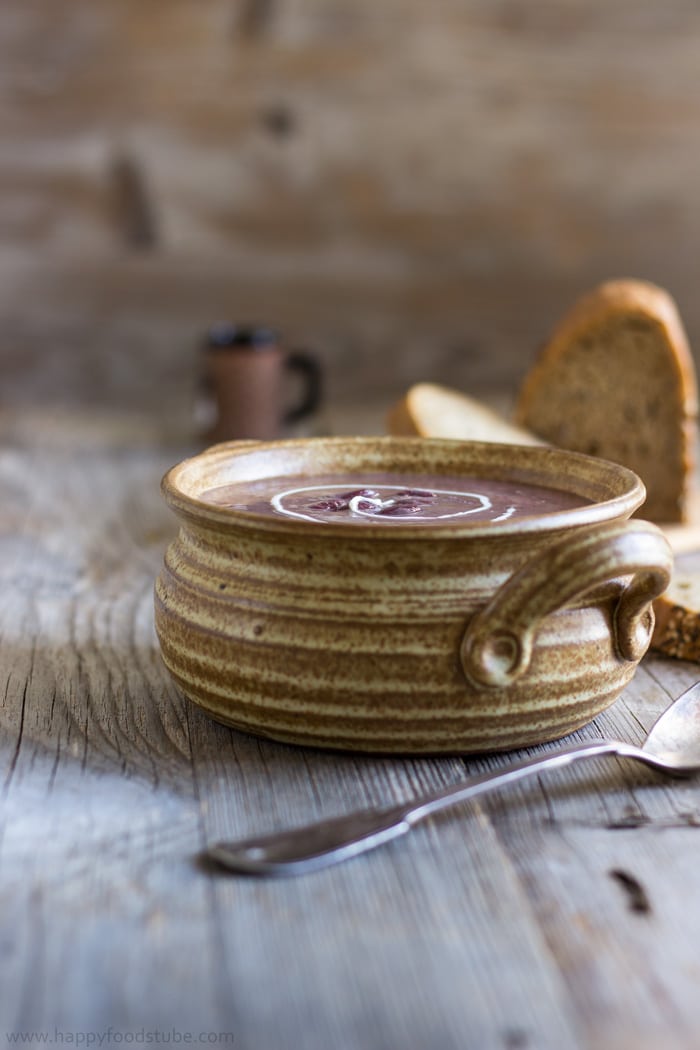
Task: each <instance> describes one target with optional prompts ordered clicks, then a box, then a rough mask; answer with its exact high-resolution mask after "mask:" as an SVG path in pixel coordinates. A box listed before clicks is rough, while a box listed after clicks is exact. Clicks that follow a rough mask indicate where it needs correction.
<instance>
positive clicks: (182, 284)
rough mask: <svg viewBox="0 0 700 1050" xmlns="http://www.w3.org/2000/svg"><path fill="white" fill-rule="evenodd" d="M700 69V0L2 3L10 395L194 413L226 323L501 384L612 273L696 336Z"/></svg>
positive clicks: (409, 375) (2, 387) (0, 132)
mask: <svg viewBox="0 0 700 1050" xmlns="http://www.w3.org/2000/svg"><path fill="white" fill-rule="evenodd" d="M698 74H700V5H698V4H697V3H696V2H695V0H664V3H658V0H615V3H612V4H611V3H609V2H607V0H538V2H535V3H530V4H525V3H523V2H522V0H435V2H433V3H424V2H419V0H238V2H236V0H51V2H50V3H46V2H45V0H3V2H2V5H1V6H0V405H1V404H13V405H18V404H19V405H22V404H30V403H32V404H37V403H39V404H40V403H61V404H65V405H70V404H74V403H76V402H78V401H85V400H88V401H90V402H92V403H93V404H94V405H96V406H98V407H100V406H105V407H107V406H113V407H116V406H123V405H130V406H133V407H135V408H149V407H150V408H153V409H154V411H158V412H167V413H170V414H173V413H174V414H175V415H177V414H178V413H187V411H188V405H189V402H190V397H191V393H192V387H193V382H194V378H193V377H194V374H195V370H196V357H197V350H198V344H199V340H200V337H201V334H202V331H203V330H204V329H205V328H206V326H207V325H208V324H209V323H211V322H213V321H218V320H221V319H238V320H246V319H253V320H260V321H263V322H266V323H268V324H274V325H278V326H280V327H281V328H282V329H283V330H284V332H285V333H286V334H287V336H288V339H289V342H290V343H293V344H297V345H298V344H303V345H307V346H312V347H315V348H316V349H317V350H318V351H319V352H320V353H321V354H322V356H323V360H324V363H325V365H326V371H327V391H328V398H329V399H330V401H331V402H334V403H338V404H340V403H343V402H347V401H358V400H360V401H361V400H363V399H372V400H374V401H382V400H383V399H386V401H387V403H388V402H389V401H390V400H391V399H392V398H393V397H394V396H395V395H397V394H399V393H401V392H402V390H403V389H404V388H405V387H406V386H407V385H408V384H410V383H411V382H414V381H416V380H419V379H431V380H436V381H442V382H446V383H450V384H454V385H456V386H459V387H461V388H463V389H465V390H469V391H472V392H483V391H486V390H491V389H494V388H503V389H508V390H509V389H513V388H514V387H515V386H516V385H517V382H518V380H519V378H520V377H521V375H522V374H523V372H524V371H525V369H526V368H527V366H528V365H529V363H530V361H531V359H532V356H533V354H534V353H535V350H536V348H537V346H538V345H539V344H540V342H541V341H542V339H543V338H544V337H546V335H547V333H548V331H549V329H550V328H551V326H552V324H553V323H554V322H555V321H556V319H557V318H558V317H559V315H560V314H561V313H562V311H563V310H564V309H565V308H566V307H567V306H568V305H569V303H570V302H571V300H572V299H573V298H574V297H575V296H576V295H577V294H579V292H581V291H583V290H585V289H587V288H588V287H590V286H591V285H592V284H595V283H596V282H598V281H599V280H602V279H605V278H608V277H617V276H637V277H644V278H647V279H650V280H654V281H657V282H658V283H660V284H663V285H664V286H665V287H667V288H668V289H669V290H670V291H671V292H672V293H673V294H674V296H675V297H676V299H677V301H678V303H679V306H680V309H681V312H682V315H683V317H684V319H685V322H686V326H687V328H688V331H689V335H690V337H691V342H693V341H694V342H695V343H697V344H698V345H700V296H698V295H697V291H696V282H697V269H698V267H697V263H696V259H697V255H698V251H697V246H698V243H699V234H700V203H699V201H700V194H699V191H698V186H699V185H700V179H699V175H700V171H699V168H700V92H699V91H698ZM183 418H184V416H183Z"/></svg>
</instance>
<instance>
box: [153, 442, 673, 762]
mask: <svg viewBox="0 0 700 1050" xmlns="http://www.w3.org/2000/svg"><path fill="white" fill-rule="evenodd" d="M386 471H390V472H392V475H393V476H396V475H398V476H399V477H400V478H405V479H414V478H415V477H416V476H421V477H422V476H425V477H429V478H431V479H433V481H432V482H431V484H435V480H434V479H437V481H438V482H439V479H440V478H443V477H444V478H449V479H451V480H450V486H451V488H452V489H454V488H455V485H456V482H455V478H457V481H459V479H460V478H464V479H465V486H466V487H467V488H469V489H470V490H471V492H472V496H473V495H474V493H477V495H476V496H475V497H474V498H475V499H476V500H478V499H479V498H480V497H479V496H478V491H479V489H480V488H483V489H484V490H485V489H486V486H487V484H491V483H492V482H496V483H498V484H500V485H502V486H505V489H504V491H506V492H508V491H509V490H510V488H512V490H513V492H514V493H519V494H522V492H523V491H524V489H527V488H528V486H530V487H536V486H540V487H542V486H544V487H546V488H547V490H548V491H549V490H555V491H556V492H557V493H559V495H560V496H561V495H565V496H566V497H567V498H569V497H570V498H569V502H568V504H566V505H565V506H564V508H563V509H562V508H561V506H559V508H558V509H551V507H550V509H547V508H546V507H545V509H544V510H542V511H531V510H529V509H525V510H524V512H523V514H522V515H520V516H518V515H516V514H514V515H513V516H511V515H510V514H509V512H508V511H506V512H505V513H504V514H500V513H499V515H498V516H497V517H496V518H494V519H493V520H487V519H486V518H485V516H484V515H483V514H481V513H471V512H470V513H469V514H468V515H466V516H464V517H462V518H460V517H459V516H455V515H452V516H449V515H445V516H444V518H443V519H439V520H435V521H433V520H430V521H429V522H428V523H427V524H426V521H425V520H424V521H422V522H420V521H417V520H416V521H408V520H406V521H403V522H396V523H395V524H387V523H384V524H379V523H378V522H377V521H376V517H375V518H373V517H372V515H373V514H374V513H375V511H376V512H377V513H379V512H380V511H382V512H383V510H384V508H385V507H388V509H389V510H391V505H390V501H386V502H385V501H383V500H382V499H381V498H375V497H376V493H375V497H373V496H370V497H369V502H367V497H362V496H360V497H357V498H356V502H355V504H353V506H354V507H355V509H356V510H357V511H358V514H359V515H362V514H363V513H364V514H365V517H366V519H367V520H363V521H361V522H360V523H359V524H358V522H357V520H356V521H354V522H353V521H348V520H347V519H346V520H340V519H341V518H342V515H338V516H337V520H336V519H333V514H332V511H333V509H334V507H335V504H336V503H337V502H338V501H334V500H333V499H329V498H327V497H323V498H321V499H320V500H319V499H318V498H317V497H318V492H317V489H318V487H319V486H318V485H317V481H318V479H324V485H327V483H328V478H329V477H331V478H333V477H336V478H338V479H342V485H345V486H347V484H348V479H354V478H358V479H359V478H361V479H365V478H366V477H368V476H370V477H372V476H373V477H375V478H376V477H377V475H378V474H379V476H381V472H386ZM266 479H267V481H266ZM263 482H264V483H265V484H268V483H269V484H271V485H272V487H273V488H275V486H276V487H277V489H278V490H285V491H284V497H285V499H286V498H288V493H289V492H293V493H298V492H300V491H302V488H303V490H304V491H305V490H306V489H307V488H308V487H312V490H313V493H314V494H315V496H316V498H315V501H314V502H313V506H314V507H316V508H319V507H320V508H330V510H329V512H328V513H327V514H326V518H327V519H329V520H323V521H322V522H320V523H319V522H318V521H316V520H313V519H314V515H317V514H319V513H321V514H322V515H323V514H324V513H325V511H324V510H321V511H318V510H314V511H313V512H311V513H309V512H299V511H298V510H297V511H294V510H292V511H291V512H289V511H287V513H277V512H269V513H262V512H258V510H257V509H256V505H253V506H252V508H251V506H247V509H246V508H245V507H244V508H243V509H232V508H231V507H230V506H224V505H217V504H216V503H212V502H211V499H210V495H211V491H212V489H217V488H218V487H220V486H231V485H233V486H234V488H235V486H237V485H238V486H240V485H243V486H244V488H245V487H248V488H250V486H251V485H253V486H254V487H255V486H259V485H260V484H261V483H263ZM363 483H364V480H363ZM414 483H415V482H414V481H411V482H410V484H414ZM408 484H409V481H408V480H407V482H406V485H407V486H408ZM300 486H301V487H302V488H300ZM380 487H381V486H380ZM256 491H258V489H256ZM363 491H365V490H363ZM412 491H413V490H412V489H410V488H408V487H407V492H408V495H407V496H403V497H402V498H403V499H408V501H409V502H410V500H411V499H414V502H415V500H416V499H417V500H418V502H420V500H421V499H426V498H427V496H426V494H425V493H423V494H421V491H420V490H417V491H413V496H411V495H410V493H411V492H412ZM445 492H447V489H445ZM163 494H164V496H165V499H166V500H167V502H168V504H169V505H170V507H171V508H172V510H173V511H174V512H175V514H176V515H177V516H178V518H179V520H180V534H179V537H178V538H177V539H176V540H175V541H174V543H173V544H172V545H171V547H170V548H169V550H168V552H167V554H166V559H165V565H164V567H163V570H162V572H161V574H160V576H159V578H158V581H157V583H156V606H155V611H156V630H157V633H158V638H159V640H160V645H161V650H162V654H163V658H164V661H165V664H166V666H167V667H168V669H169V671H170V673H171V674H172V676H173V678H174V680H175V682H176V683H177V685H178V686H179V688H180V689H181V690H182V691H183V692H184V693H185V695H186V696H188V697H189V698H190V699H191V700H192V701H193V702H194V703H196V704H198V705H199V706H200V707H201V708H203V709H204V710H205V711H206V712H208V713H209V714H210V715H212V716H213V717H214V718H215V719H217V720H219V721H222V722H225V723H228V724H229V725H232V726H236V727H238V728H240V729H244V730H247V731H251V732H253V733H257V734H261V735H264V736H269V737H273V738H275V739H277V740H282V741H287V742H291V743H297V744H309V745H315V746H320V747H330V748H342V749H353V750H360V751H371V752H401V753H414V754H417V753H457V752H474V751H485V750H504V749H508V748H514V747H520V746H525V745H529V744H534V743H541V742H544V741H546V740H551V739H554V738H557V737H561V736H564V735H565V734H567V733H570V732H572V731H573V730H574V729H576V728H578V727H579V726H581V725H583V724H584V723H586V722H588V721H590V720H591V719H592V718H593V717H594V716H595V715H596V714H598V713H599V712H600V711H602V710H603V709H604V708H605V707H607V706H608V705H609V704H611V703H612V702H613V700H615V698H616V697H617V696H618V695H619V693H620V692H621V690H622V689H623V688H624V687H625V685H626V684H627V683H628V682H629V681H630V679H631V677H632V675H633V674H634V671H635V668H636V667H637V664H638V662H639V660H640V659H641V657H642V656H643V654H644V652H645V651H646V649H647V646H648V644H649V641H650V637H651V631H652V627H653V612H652V607H651V603H652V601H653V599H654V598H656V597H657V596H658V595H659V594H660V593H661V592H662V591H663V590H664V589H665V588H666V586H667V585H668V581H669V578H670V573H671V568H672V555H671V551H670V548H669V545H668V543H667V541H666V539H665V537H664V536H663V534H662V533H661V531H660V530H659V529H658V528H656V526H654V525H652V524H650V523H648V522H645V521H640V520H637V519H630V515H631V514H632V513H633V511H634V510H635V509H636V508H637V507H638V506H639V505H640V504H641V503H642V501H643V499H644V486H643V485H642V482H641V481H640V480H639V478H638V477H637V476H636V475H635V474H633V473H632V472H631V471H629V470H626V469H625V468H624V467H620V466H617V465H615V464H612V463H608V462H606V461H604V460H600V459H594V458H592V457H589V456H582V455H578V454H575V453H569V452H564V451H560V450H556V449H552V448H545V447H541V448H540V447H525V446H510V445H496V444H483V443H476V442H461V441H447V440H437V439H435V440H432V439H431V440H426V439H421V438H315V439H306V440H303V439H302V440H297V441H286V442H285V441H281V442H273V443H266V442H260V443H256V442H250V443H245V442H243V443H230V444H224V445H219V446H217V447H215V448H212V449H209V450H208V451H206V452H204V453H202V454H201V455H200V456H196V457H194V458H192V459H189V460H186V461H184V462H183V463H181V464H179V465H177V466H176V467H174V468H173V469H172V470H171V471H169V473H168V474H167V475H166V477H165V478H164V480H163ZM448 495H449V493H448ZM452 495H454V493H453V494H452ZM353 498H355V497H353ZM509 498H510V497H509ZM518 498H519V497H518ZM557 498H559V497H557ZM513 499H515V497H513ZM363 500H364V501H365V503H367V507H366V510H365V511H363V506H364V504H363ZM340 502H342V501H340ZM346 502H347V501H346ZM271 503H272V504H273V505H274V507H275V508H277V510H279V509H280V508H281V507H283V506H284V503H283V502H280V498H279V497H277V496H275V497H274V499H273V500H271ZM475 505H476V504H475ZM483 505H484V506H485V505H486V504H485V503H484V504H483ZM523 507H524V508H525V507H526V505H525V503H523ZM409 510H410V508H409ZM330 519H333V520H330Z"/></svg>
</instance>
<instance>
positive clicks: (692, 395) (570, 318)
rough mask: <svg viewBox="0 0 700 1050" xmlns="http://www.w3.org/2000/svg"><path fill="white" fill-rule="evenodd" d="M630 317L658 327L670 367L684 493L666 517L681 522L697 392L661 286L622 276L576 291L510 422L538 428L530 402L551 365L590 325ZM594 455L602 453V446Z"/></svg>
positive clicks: (678, 324)
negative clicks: (582, 292) (586, 290)
mask: <svg viewBox="0 0 700 1050" xmlns="http://www.w3.org/2000/svg"><path fill="white" fill-rule="evenodd" d="M633 317H636V318H645V319H647V320H648V321H649V322H650V323H652V324H653V325H654V326H658V328H659V329H660V334H661V335H663V338H664V340H665V343H666V345H667V347H668V350H669V353H668V355H667V359H668V365H669V368H670V369H671V370H673V374H674V376H675V385H676V390H677V395H678V403H677V423H676V425H677V427H678V433H679V443H680V448H681V457H682V464H681V473H682V478H683V486H684V492H682V493H680V494H679V505H678V512H677V514H675V515H673V516H671V517H669V518H668V520H669V521H671V520H681V521H683V520H686V510H685V507H686V504H687V501H688V496H689V491H690V484H691V479H692V475H693V472H694V468H695V445H696V440H697V414H698V394H697V383H696V374H695V364H694V361H693V357H692V354H691V351H690V347H689V345H688V340H687V337H686V333H685V329H684V327H683V323H682V321H681V318H680V315H679V313H678V310H677V307H676V304H675V302H674V300H673V299H672V297H671V296H670V295H669V294H668V292H666V291H665V290H664V289H663V288H660V287H658V286H657V285H654V284H651V283H650V282H648V281H640V280H635V279H631V278H625V279H619V280H614V281H606V282H605V283H604V284H601V285H599V286H598V287H597V288H595V289H593V291H591V292H589V293H588V294H586V295H584V296H582V297H581V298H580V299H579V300H578V301H577V302H576V303H575V304H574V305H573V307H572V308H571V309H570V310H569V311H568V313H567V314H565V316H564V317H563V318H562V319H561V321H560V322H559V324H558V325H557V327H556V328H555V330H554V332H553V334H552V336H551V338H550V340H549V342H548V343H547V344H546V345H545V347H544V348H543V349H542V351H541V352H540V354H539V356H538V358H537V360H536V361H535V363H534V365H533V366H532V368H531V370H530V372H529V373H528V374H527V375H526V377H525V379H524V381H523V383H522V386H521V389H520V392H519V395H518V398H517V402H516V407H515V421H516V423H517V424H519V425H520V426H525V427H528V428H529V429H530V430H532V431H533V432H534V433H538V423H537V405H536V402H537V400H538V398H539V397H540V395H541V392H542V391H543V390H546V389H547V384H548V380H549V376H550V373H551V370H552V368H553V367H555V366H556V365H557V363H558V362H559V360H560V359H561V358H562V357H563V356H564V355H565V354H566V353H567V351H568V349H569V347H571V346H572V345H574V344H575V343H576V342H577V340H580V339H582V338H583V337H584V336H585V335H586V333H588V332H590V331H591V330H595V329H601V328H602V327H603V326H604V325H605V324H606V322H610V321H613V320H619V319H624V318H633ZM616 396H617V392H616V391H613V392H612V394H611V402H612V403H611V413H612V411H613V410H614V408H615V399H616ZM611 418H612V416H611ZM542 436H543V437H545V438H546V437H548V436H549V435H547V434H546V433H543V434H542ZM567 447H568V446H567ZM600 455H602V456H605V451H604V449H603V448H601V452H600ZM609 458H610V457H609ZM626 465H629V464H626ZM642 480H645V479H644V478H643V479H642ZM642 513H643V510H642Z"/></svg>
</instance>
